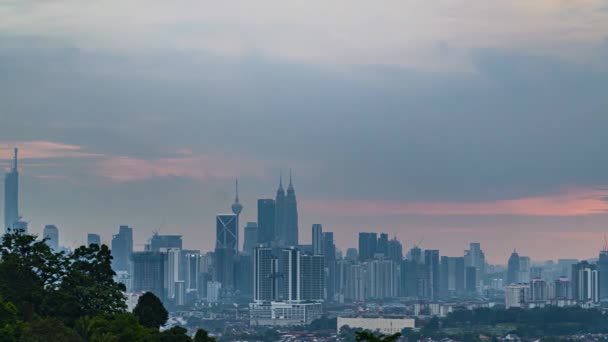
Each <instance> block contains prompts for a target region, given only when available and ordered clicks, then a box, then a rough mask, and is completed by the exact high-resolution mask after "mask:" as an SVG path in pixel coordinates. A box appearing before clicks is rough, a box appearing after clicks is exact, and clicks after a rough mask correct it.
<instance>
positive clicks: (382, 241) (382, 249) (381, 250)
mask: <svg viewBox="0 0 608 342" xmlns="http://www.w3.org/2000/svg"><path fill="white" fill-rule="evenodd" d="M376 253H378V254H382V255H384V257H385V258H388V234H386V233H381V234H380V237H379V238H378V246H377V248H376Z"/></svg>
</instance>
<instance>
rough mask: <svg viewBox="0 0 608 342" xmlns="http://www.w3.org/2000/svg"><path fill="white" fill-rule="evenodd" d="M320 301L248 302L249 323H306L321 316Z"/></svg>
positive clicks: (281, 324) (290, 324)
mask: <svg viewBox="0 0 608 342" xmlns="http://www.w3.org/2000/svg"><path fill="white" fill-rule="evenodd" d="M322 313H323V308H322V305H321V303H312V302H310V303H309V302H305V303H302V302H300V303H298V302H259V301H258V302H254V303H250V304H249V324H250V325H263V326H294V325H307V324H310V323H312V321H314V320H315V319H318V318H320V317H321V314H322Z"/></svg>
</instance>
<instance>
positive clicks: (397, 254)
mask: <svg viewBox="0 0 608 342" xmlns="http://www.w3.org/2000/svg"><path fill="white" fill-rule="evenodd" d="M387 258H389V259H391V260H393V261H394V262H396V263H397V264H398V263H400V262H401V260H402V259H403V246H402V245H401V242H399V240H397V237H396V236H395V237H393V239H392V240H390V241H389V242H388V255H387Z"/></svg>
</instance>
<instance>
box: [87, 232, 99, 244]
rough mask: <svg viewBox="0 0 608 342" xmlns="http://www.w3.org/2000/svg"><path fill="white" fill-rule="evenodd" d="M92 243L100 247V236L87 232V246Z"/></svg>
mask: <svg viewBox="0 0 608 342" xmlns="http://www.w3.org/2000/svg"><path fill="white" fill-rule="evenodd" d="M93 244H95V245H98V246H99V247H101V237H100V236H99V234H93V233H89V234H87V246H90V245H93Z"/></svg>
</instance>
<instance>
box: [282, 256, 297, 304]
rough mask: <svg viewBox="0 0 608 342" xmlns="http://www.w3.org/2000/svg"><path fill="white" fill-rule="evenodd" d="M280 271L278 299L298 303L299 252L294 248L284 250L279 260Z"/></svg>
mask: <svg viewBox="0 0 608 342" xmlns="http://www.w3.org/2000/svg"><path fill="white" fill-rule="evenodd" d="M279 267H280V269H281V291H280V297H281V299H283V300H285V301H299V300H301V299H302V295H301V286H302V284H301V266H300V251H299V250H298V249H296V248H293V247H292V248H284V249H283V250H281V257H280V258H279Z"/></svg>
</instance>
